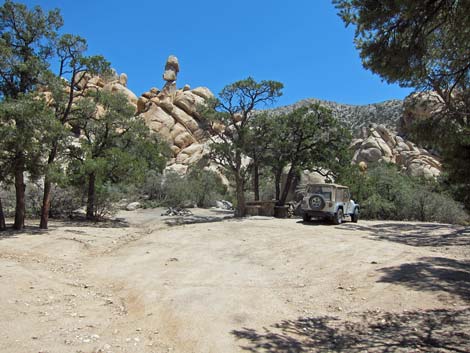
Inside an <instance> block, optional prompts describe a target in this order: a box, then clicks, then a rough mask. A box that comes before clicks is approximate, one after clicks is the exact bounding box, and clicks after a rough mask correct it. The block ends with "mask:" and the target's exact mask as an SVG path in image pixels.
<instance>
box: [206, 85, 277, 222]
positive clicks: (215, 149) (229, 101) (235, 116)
mask: <svg viewBox="0 0 470 353" xmlns="http://www.w3.org/2000/svg"><path fill="white" fill-rule="evenodd" d="M282 88H283V85H282V83H280V82H276V81H261V82H256V81H255V80H254V79H253V78H251V77H248V78H247V79H245V80H241V81H237V82H235V83H232V84H230V85H228V86H226V87H225V88H224V89H222V91H221V92H220V94H219V99H214V100H212V101H208V102H207V104H206V105H205V106H203V107H201V109H200V114H201V115H202V116H204V117H205V118H206V119H207V121H208V128H209V130H210V131H211V133H212V135H213V136H214V138H213V143H212V144H211V154H210V158H211V159H212V160H213V161H215V162H216V163H217V164H219V165H220V166H221V167H223V168H224V169H225V170H226V172H227V173H228V174H229V176H230V178H233V180H234V181H235V190H236V196H237V209H236V212H235V214H236V216H239V217H242V216H244V214H245V194H244V190H245V183H246V181H247V179H248V177H249V174H250V169H249V168H250V165H249V163H247V161H246V160H244V156H245V153H246V151H247V149H248V147H249V144H250V143H251V141H252V140H251V139H250V121H251V120H252V119H253V117H254V114H253V110H254V109H255V108H258V107H260V106H263V105H266V104H269V103H272V102H274V101H275V99H276V98H278V97H280V96H281V94H282V93H281V91H282Z"/></svg>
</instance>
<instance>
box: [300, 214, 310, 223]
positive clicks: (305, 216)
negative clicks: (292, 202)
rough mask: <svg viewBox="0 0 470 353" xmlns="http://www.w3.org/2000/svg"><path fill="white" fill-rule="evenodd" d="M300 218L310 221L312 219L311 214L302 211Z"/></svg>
mask: <svg viewBox="0 0 470 353" xmlns="http://www.w3.org/2000/svg"><path fill="white" fill-rule="evenodd" d="M302 219H303V220H304V222H310V221H311V220H312V216H310V215H308V214H306V213H304V214H303V215H302Z"/></svg>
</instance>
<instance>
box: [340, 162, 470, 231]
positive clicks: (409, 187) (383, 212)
mask: <svg viewBox="0 0 470 353" xmlns="http://www.w3.org/2000/svg"><path fill="white" fill-rule="evenodd" d="M338 182H340V183H342V184H345V185H348V186H349V187H350V190H351V194H352V196H353V199H354V200H355V201H356V202H359V204H360V206H361V217H363V218H366V219H368V218H371V219H393V220H417V221H424V222H442V223H465V222H467V221H468V215H467V214H466V213H465V211H464V210H463V207H462V206H461V205H460V204H459V203H457V202H456V201H454V200H453V199H452V197H451V196H449V195H448V194H447V193H445V192H442V190H441V188H440V185H439V184H438V183H437V182H431V181H425V180H421V179H416V178H412V177H409V176H407V175H403V174H401V173H400V172H399V171H398V170H397V169H396V166H395V165H386V164H378V165H376V166H373V167H372V168H371V169H370V170H369V171H367V172H366V173H365V174H363V173H361V172H359V169H358V168H357V166H352V167H351V171H350V173H344V174H343V176H342V177H341V178H340V179H339V180H338Z"/></svg>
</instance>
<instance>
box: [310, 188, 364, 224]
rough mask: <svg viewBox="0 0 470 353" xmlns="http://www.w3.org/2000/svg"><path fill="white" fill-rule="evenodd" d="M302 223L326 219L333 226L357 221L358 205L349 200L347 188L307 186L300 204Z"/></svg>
mask: <svg viewBox="0 0 470 353" xmlns="http://www.w3.org/2000/svg"><path fill="white" fill-rule="evenodd" d="M301 210H302V218H303V220H304V222H307V221H310V220H311V219H312V217H314V218H327V219H329V220H331V221H333V223H334V224H341V223H342V222H343V221H345V220H351V221H352V222H354V223H356V222H357V221H358V220H359V205H358V204H357V203H355V202H354V201H353V200H351V195H350V193H349V188H348V187H347V186H342V185H338V184H309V185H307V187H306V193H305V196H304V197H303V199H302V204H301Z"/></svg>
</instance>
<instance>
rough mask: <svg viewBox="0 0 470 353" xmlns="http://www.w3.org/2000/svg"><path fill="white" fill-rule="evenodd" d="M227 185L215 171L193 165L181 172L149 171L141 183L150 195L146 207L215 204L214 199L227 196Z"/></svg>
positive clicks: (145, 193)
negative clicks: (196, 167) (160, 172)
mask: <svg viewBox="0 0 470 353" xmlns="http://www.w3.org/2000/svg"><path fill="white" fill-rule="evenodd" d="M226 192H227V190H226V188H225V186H224V185H223V184H222V182H221V180H220V178H219V177H218V176H217V174H216V173H214V172H212V171H209V170H197V169H193V170H191V171H190V172H189V173H188V174H186V175H184V176H181V175H179V174H177V173H174V172H169V173H165V174H163V175H162V174H158V173H156V172H153V171H152V172H149V173H148V175H147V178H146V180H145V182H144V185H143V187H142V193H143V195H145V197H146V198H147V199H148V200H147V201H146V202H145V204H144V205H145V206H146V207H156V206H172V207H177V206H178V207H189V206H193V205H196V206H198V207H209V206H213V205H214V203H215V201H216V200H218V199H221V198H224V197H225V196H226Z"/></svg>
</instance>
